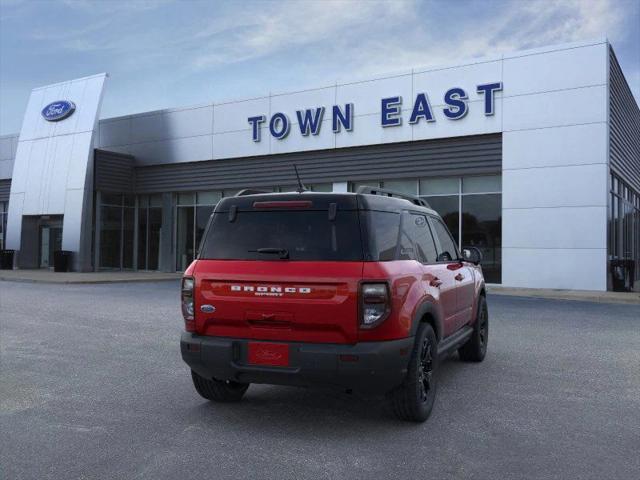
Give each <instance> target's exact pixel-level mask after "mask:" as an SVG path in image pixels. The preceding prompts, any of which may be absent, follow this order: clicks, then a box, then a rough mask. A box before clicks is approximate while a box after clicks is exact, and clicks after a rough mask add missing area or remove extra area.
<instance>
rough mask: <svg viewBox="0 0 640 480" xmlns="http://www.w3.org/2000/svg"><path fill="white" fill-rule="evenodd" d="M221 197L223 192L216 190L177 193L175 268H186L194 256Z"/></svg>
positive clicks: (181, 269)
mask: <svg viewBox="0 0 640 480" xmlns="http://www.w3.org/2000/svg"><path fill="white" fill-rule="evenodd" d="M229 193H231V192H229ZM234 194H235V193H234ZM222 197H223V192H222V191H218V190H212V191H205V192H189V193H179V194H178V205H177V208H176V210H177V215H176V270H179V271H184V270H186V269H187V267H188V266H189V264H190V263H191V262H192V261H193V259H194V258H195V256H196V254H197V249H198V246H199V245H200V240H201V239H202V235H203V234H204V230H205V228H206V227H207V222H208V221H209V217H210V216H211V214H212V213H213V209H214V207H215V206H216V204H217V203H218V202H219V201H220V199H221V198H222Z"/></svg>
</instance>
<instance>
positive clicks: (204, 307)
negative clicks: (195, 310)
mask: <svg viewBox="0 0 640 480" xmlns="http://www.w3.org/2000/svg"><path fill="white" fill-rule="evenodd" d="M200 311H201V312H204V313H213V312H215V311H216V307H214V306H213V305H202V306H201V307H200Z"/></svg>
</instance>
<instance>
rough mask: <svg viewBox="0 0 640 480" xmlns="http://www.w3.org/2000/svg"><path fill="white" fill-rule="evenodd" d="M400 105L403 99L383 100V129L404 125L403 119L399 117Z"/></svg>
mask: <svg viewBox="0 0 640 480" xmlns="http://www.w3.org/2000/svg"><path fill="white" fill-rule="evenodd" d="M400 105H402V97H389V98H383V99H382V101H381V112H380V113H381V119H380V124H381V125H382V126H383V127H397V126H398V125H402V117H400V116H399V115H400Z"/></svg>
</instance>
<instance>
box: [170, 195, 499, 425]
mask: <svg viewBox="0 0 640 480" xmlns="http://www.w3.org/2000/svg"><path fill="white" fill-rule="evenodd" d="M479 262H480V252H479V251H478V250H477V249H474V248H468V249H463V251H462V255H461V254H460V253H459V252H458V249H457V247H456V244H455V242H454V240H453V238H452V237H451V235H450V233H449V231H448V230H447V227H446V226H445V224H444V223H443V221H442V219H441V218H440V217H439V216H438V214H437V213H436V212H434V211H433V210H431V209H430V208H429V206H428V205H427V203H426V202H425V201H424V200H421V199H419V198H416V197H411V196H407V195H403V194H399V193H396V192H390V191H386V190H381V189H373V188H370V187H363V188H360V189H359V190H358V192H357V193H313V192H304V193H295V192H294V193H256V192H255V191H247V190H245V191H243V192H240V193H239V194H238V195H237V196H235V197H230V198H225V199H223V200H222V201H221V202H220V203H219V204H218V205H217V207H216V209H215V211H214V213H213V215H211V219H210V220H209V224H208V226H207V229H206V231H205V234H204V237H203V240H202V243H201V248H200V252H199V255H198V258H197V259H196V260H195V261H194V262H193V263H192V264H191V265H190V266H189V268H188V269H187V271H186V272H185V274H184V278H183V279H182V313H183V316H184V320H185V327H186V332H184V333H183V334H182V338H181V342H180V343H181V351H182V358H183V359H184V361H185V362H186V363H187V364H188V365H189V367H190V368H191V376H192V378H193V383H194V385H195V388H196V390H197V391H198V393H199V394H200V395H202V396H203V397H204V398H206V399H209V400H215V401H222V402H229V401H237V400H240V398H241V397H242V396H243V395H244V393H245V392H246V391H247V388H248V387H249V384H250V383H268V384H280V385H299V386H313V385H324V386H335V387H340V388H342V389H346V390H356V391H360V392H372V393H386V394H387V398H388V399H389V401H390V403H391V406H392V409H393V411H394V413H395V414H396V415H397V416H398V417H399V418H401V419H405V420H412V421H424V420H426V419H427V417H428V416H429V414H430V413H431V410H432V408H433V403H434V399H435V394H436V379H435V377H434V372H435V370H436V368H437V365H438V360H439V359H441V358H442V357H444V356H447V355H449V354H451V353H452V352H454V351H455V350H457V351H458V353H459V356H460V358H461V359H462V360H466V361H473V362H479V361H482V360H483V358H484V356H485V353H486V350H487V338H488V313H487V303H486V300H485V286H484V279H483V276H482V269H481V268H480V266H479Z"/></svg>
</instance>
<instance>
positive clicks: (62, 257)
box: [53, 250, 72, 272]
mask: <svg viewBox="0 0 640 480" xmlns="http://www.w3.org/2000/svg"><path fill="white" fill-rule="evenodd" d="M71 253H72V252H70V251H69V250H56V251H55V252H53V271H54V272H68V271H69V267H70V265H71Z"/></svg>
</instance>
